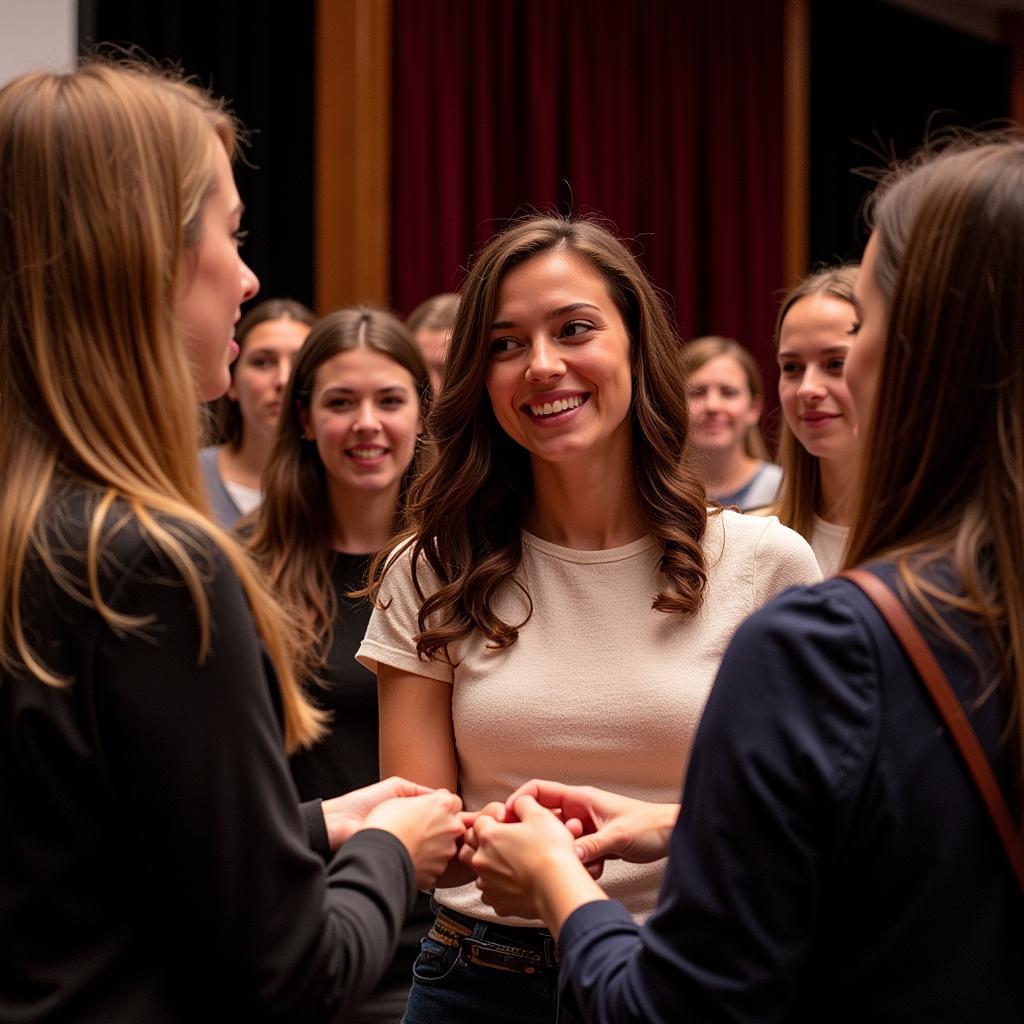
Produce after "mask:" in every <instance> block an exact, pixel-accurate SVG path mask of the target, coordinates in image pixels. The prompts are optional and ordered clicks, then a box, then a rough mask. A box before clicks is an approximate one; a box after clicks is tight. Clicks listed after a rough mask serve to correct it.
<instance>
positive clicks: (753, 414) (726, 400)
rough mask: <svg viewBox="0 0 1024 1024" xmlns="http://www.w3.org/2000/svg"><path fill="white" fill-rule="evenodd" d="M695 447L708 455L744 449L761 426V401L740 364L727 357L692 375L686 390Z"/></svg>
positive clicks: (709, 361) (711, 360)
mask: <svg viewBox="0 0 1024 1024" xmlns="http://www.w3.org/2000/svg"><path fill="white" fill-rule="evenodd" d="M686 393H687V397H688V399H689V405H690V428H691V431H692V433H691V435H690V436H691V438H692V440H693V444H694V445H696V447H697V448H699V449H702V450H705V451H715V452H720V451H727V450H729V449H733V448H738V449H741V450H742V449H743V447H744V442H745V440H746V437H747V431H748V430H750V428H751V427H753V426H756V425H757V420H758V417H759V416H760V414H761V400H760V398H755V397H754V396H753V395H752V394H751V393H750V381H749V380H747V373H746V371H745V370H744V369H743V367H742V366H740V364H739V361H738V360H737V359H736V358H735V357H734V356H731V355H728V354H723V355H719V356H715V357H714V358H713V359H709V360H708V361H707V362H706V363H705V364H704V365H703V366H701V367H700V368H699V369H697V370H694V371H693V373H691V374H690V377H689V380H688V382H687V388H686Z"/></svg>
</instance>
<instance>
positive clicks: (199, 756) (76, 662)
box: [0, 490, 414, 1024]
mask: <svg viewBox="0 0 1024 1024" xmlns="http://www.w3.org/2000/svg"><path fill="white" fill-rule="evenodd" d="M94 500H95V499H94V498H91V497H89V496H87V495H86V494H85V493H83V492H82V491H81V490H77V491H73V492H71V493H70V494H69V495H66V496H64V498H63V499H62V500H61V502H60V503H59V505H57V503H54V504H53V505H52V506H51V507H50V508H49V509H48V511H47V512H46V513H45V518H44V522H45V523H46V526H47V529H48V532H49V535H50V536H51V538H52V541H53V545H54V551H55V553H56V559H57V562H58V564H59V567H60V569H61V571H62V572H63V573H65V574H66V577H65V587H62V586H59V585H58V584H57V583H56V582H55V581H54V579H53V576H52V575H51V573H50V572H48V571H47V570H46V569H44V568H43V567H42V566H41V565H40V564H38V563H37V562H34V561H33V562H30V563H29V565H28V567H27V570H26V576H25V582H24V585H23V587H22V593H23V595H24V599H23V604H22V608H23V615H24V617H25V631H26V635H27V637H28V639H29V641H30V643H31V644H32V645H33V648H34V650H35V651H36V652H37V653H38V654H39V655H40V656H41V657H42V658H43V659H44V661H45V662H46V664H47V665H48V666H49V667H50V668H52V669H53V670H55V671H56V672H58V673H60V674H62V675H65V676H67V677H69V678H70V679H71V683H70V685H68V686H65V687H63V688H57V687H53V686H47V685H45V684H43V683H41V682H39V681H38V680H36V679H34V678H31V677H29V676H28V675H27V673H25V672H23V671H18V672H15V673H12V672H10V671H7V670H0V833H2V835H3V842H2V843H0V1020H4V1021H30V1020H42V1019H46V1020H47V1021H57V1020H68V1021H76V1022H86V1021H103V1022H109V1021H113V1020H117V1021H146V1022H147V1024H152V1022H164V1021H197V1020H206V1019H216V1020H247V1021H263V1020H281V1021H326V1020H338V1019H342V1018H343V1017H344V1015H345V1013H346V1012H347V1011H348V1010H349V1009H351V1008H352V1007H353V1006H354V1005H356V1004H357V1003H358V1002H359V1000H360V999H361V998H362V997H363V996H364V995H365V994H366V992H367V991H368V990H370V989H371V988H372V986H373V985H374V984H375V983H376V981H377V979H378V977H379V975H380V972H381V969H382V968H383V966H384V965H386V964H387V963H388V961H389V960H390V958H391V956H392V953H393V950H394V946H395V942H396V939H397V935H398V929H399V927H400V924H401V922H402V920H403V918H404V916H405V914H406V913H407V911H408V909H409V907H410V906H411V904H412V897H413V892H414V880H413V871H412V864H411V862H410V860H409V857H408V855H407V853H406V851H405V849H404V847H403V846H402V845H401V843H399V842H398V841H397V840H396V839H395V838H394V837H393V836H391V835H389V834H388V833H385V832H380V831H375V830H369V831H366V832H364V833H360V834H359V835H356V836H354V837H353V838H352V839H351V840H350V841H349V843H347V844H346V845H345V846H344V848H343V849H342V850H341V851H340V852H339V853H338V855H337V856H336V857H335V858H334V860H333V861H332V862H331V863H330V864H329V865H328V866H327V867H326V868H325V865H324V863H323V861H322V860H321V859H320V858H319V857H318V856H316V855H315V854H314V853H313V852H312V851H311V850H310V848H309V845H308V841H307V836H306V834H305V831H304V828H303V823H302V820H301V817H300V812H299V806H298V802H297V800H296V793H295V788H294V786H293V784H292V781H291V778H290V777H289V774H288V770H287V764H286V761H285V757H284V754H283V743H282V732H281V726H280V722H279V718H278V716H277V715H276V713H275V707H274V702H273V697H272V695H273V694H275V693H276V690H277V686H276V682H275V681H274V680H273V678H272V677H271V676H270V672H271V670H270V667H269V664H268V663H267V662H266V661H265V659H264V658H263V657H262V655H261V648H260V644H259V641H258V638H257V636H256V633H255V630H254V627H253V623H252V619H251V616H250V614H249V610H248V607H247V605H246V602H245V597H244V594H243V591H242V588H241V585H240V583H239V581H238V579H237V577H236V576H235V575H234V573H233V572H232V571H231V569H230V567H229V566H228V565H227V563H226V561H225V559H224V558H223V556H222V555H221V554H220V552H219V551H218V550H217V549H216V548H215V547H213V545H212V544H211V543H210V542H209V541H207V540H206V539H205V538H203V537H201V536H196V535H195V533H194V532H193V531H192V530H190V528H188V527H187V526H184V525H182V524H180V523H175V522H173V521H170V522H166V523H165V525H166V526H167V527H168V528H169V529H171V530H172V531H173V532H174V533H175V534H176V535H178V536H179V537H180V538H182V539H183V542H184V543H185V544H186V546H187V547H189V548H190V549H191V550H192V551H193V557H194V558H195V560H196V561H197V562H198V563H199V565H200V567H201V569H202V572H203V574H204V579H205V583H206V592H207V595H208V598H209V608H210V620H211V623H212V647H211V649H210V653H209V655H208V656H207V657H206V659H205V660H204V661H203V663H202V664H201V665H197V652H198V645H199V630H198V624H197V618H196V611H195V608H194V605H193V603H192V600H191V598H190V596H189V592H188V590H187V589H186V587H185V585H184V582H183V580H182V578H181V575H180V573H179V572H178V571H177V570H176V569H175V568H174V567H173V565H171V564H170V563H169V561H168V559H167V558H165V557H164V556H163V555H161V554H160V553H159V551H158V549H156V547H155V545H154V544H153V543H152V541H150V540H147V538H146V537H145V536H144V535H143V534H142V533H141V531H140V528H139V526H138V524H137V522H136V520H135V519H134V518H133V517H132V516H131V515H130V513H128V511H127V510H126V509H125V508H124V507H115V509H114V511H113V512H112V513H111V515H110V516H109V517H108V519H107V524H106V531H107V537H106V541H105V543H104V546H103V550H104V551H105V556H104V558H103V561H102V563H101V587H102V592H103V594H104V597H105V599H106V601H107V602H108V603H109V604H110V606H111V607H112V608H114V609H115V610H117V611H119V612H122V613H125V614H130V615H134V616H140V617H142V618H141V620H140V621H141V623H143V624H142V625H140V626H139V627H138V628H130V629H120V630H113V629H111V628H110V627H109V626H108V625H107V624H106V623H105V622H104V621H103V620H102V618H101V617H100V616H99V614H98V613H97V612H96V611H95V610H93V609H92V608H90V607H87V606H86V605H85V604H83V603H82V602H81V601H79V600H76V599H75V597H74V596H73V594H71V593H69V592H68V589H66V588H73V587H77V588H79V589H84V582H83V581H84V578H85V558H84V554H83V552H84V551H85V550H86V546H87V524H88V522H89V519H90V518H91V517H90V507H91V505H92V503H93V501H94Z"/></svg>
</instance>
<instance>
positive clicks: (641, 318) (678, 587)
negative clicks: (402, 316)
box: [370, 217, 708, 658]
mask: <svg viewBox="0 0 1024 1024" xmlns="http://www.w3.org/2000/svg"><path fill="white" fill-rule="evenodd" d="M554 249H565V250H568V251H570V252H572V253H575V254H576V255H578V256H580V257H582V258H583V259H585V260H586V261H587V263H589V264H590V265H591V266H593V267H594V268H595V269H596V270H597V271H598V272H600V274H601V275H602V276H603V277H604V279H605V281H606V283H607V286H608V291H609V293H610V295H611V297H612V299H613V301H614V302H615V305H616V307H617V308H618V310H619V312H620V314H621V316H622V319H623V322H624V324H625V326H626V329H627V331H628V333H629V338H630V350H631V355H630V357H631V361H632V364H633V365H632V372H633V376H634V381H635V383H634V388H633V390H634V396H633V402H632V404H631V407H630V416H631V419H632V441H633V484H634V488H635V492H636V497H637V506H638V507H639V509H640V511H641V514H642V516H643V517H644V519H645V521H646V524H647V526H648V528H649V529H650V532H651V533H652V535H653V536H654V537H656V538H657V540H658V541H659V542H660V544H661V547H662V550H663V554H662V556H661V560H660V563H659V570H660V572H661V574H662V575H663V576H664V577H665V581H664V582H665V585H664V587H663V589H661V591H660V592H658V593H656V594H653V595H652V607H653V608H655V609H656V610H658V611H662V612H677V613H680V614H683V615H692V614H693V613H695V612H696V611H697V610H698V609H699V607H700V604H701V600H702V598H703V595H704V588H705V585H706V582H707V573H706V570H705V565H704V553H703V549H702V547H701V538H702V537H703V534H704V530H705V527H706V525H707V517H708V509H707V503H706V497H705V493H704V487H703V485H702V484H701V482H700V480H699V479H698V477H697V475H696V474H695V473H694V472H693V471H692V470H691V469H690V468H688V467H687V466H686V465H685V463H684V460H683V454H682V453H683V452H684V450H685V447H686V438H687V432H688V418H687V416H688V414H687V401H686V388H685V383H684V379H683V375H682V371H681V368H680V359H679V352H680V347H681V342H680V339H679V336H678V335H677V333H676V331H675V329H674V328H673V326H672V324H671V321H670V319H669V316H668V314H667V313H666V310H665V306H664V304H663V302H662V300H661V298H660V297H659V295H658V293H657V291H656V290H655V288H654V286H653V285H652V284H651V282H650V281H649V280H648V279H647V277H646V275H645V274H644V272H643V271H642V270H641V269H640V266H639V264H638V263H637V261H636V259H635V258H634V256H633V255H632V254H631V253H630V252H629V251H628V250H627V249H626V247H625V246H624V245H623V244H622V242H620V241H619V240H618V239H617V238H615V237H614V235H612V234H611V233H610V232H608V231H607V230H606V229H605V228H603V227H601V226H600V225H598V224H596V223H594V222H592V221H587V220H570V219H566V218H562V217H534V218H530V219H528V220H525V221H521V222H519V223H517V224H515V225H514V226H513V227H511V228H509V229H508V230H507V231H505V232H504V233H503V234H501V235H499V236H497V237H496V238H494V239H492V241H491V242H490V243H488V245H487V246H485V248H484V249H483V250H482V252H481V253H480V254H479V256H478V257H477V259H476V261H475V263H474V265H473V267H472V269H471V270H470V272H469V275H468V276H467V278H466V281H465V284H464V285H463V288H462V293H461V302H460V304H459V312H458V316H457V318H456V321H455V327H454V330H453V332H452V339H451V346H450V348H449V354H448V361H447V364H446V367H445V377H444V384H443V387H442V389H441V394H440V395H439V396H438V398H437V401H436V402H435V405H434V408H433V411H432V413H431V416H430V420H429V433H430V435H431V438H432V441H433V443H434V445H435V446H436V456H435V461H434V462H433V464H432V465H431V466H430V467H429V468H428V469H427V470H426V471H425V472H424V474H423V475H422V476H421V477H420V478H419V479H418V480H417V481H416V482H415V483H414V484H413V487H412V489H411V491H410V495H409V508H408V519H409V527H408V529H407V530H406V531H404V532H403V533H402V534H399V536H398V537H397V538H395V540H394V541H393V542H392V544H391V545H390V546H389V549H388V550H387V551H385V552H382V553H381V555H379V556H378V558H377V559H376V561H375V563H374V565H373V567H372V569H371V579H372V581H373V582H372V584H371V588H370V593H371V595H373V596H374V597H376V596H377V594H378V592H379V588H380V584H381V582H382V580H383V578H384V577H385V576H386V574H387V572H388V571H389V569H390V567H391V566H392V565H393V564H394V562H395V559H394V558H393V557H392V556H393V555H394V554H395V553H397V551H398V550H399V549H400V548H402V547H403V546H404V545H407V544H410V543H411V546H412V550H411V558H412V579H413V584H414V586H415V588H416V591H417V594H418V595H419V598H420V600H421V602H422V603H421V605H420V611H419V619H418V624H419V629H420V632H419V633H418V634H417V635H416V638H415V639H416V649H417V652H418V653H419V655H420V656H421V657H425V658H430V657H435V658H440V657H447V646H448V645H449V644H452V643H454V642H456V641H458V640H460V639H462V638H463V637H465V636H467V635H468V634H470V633H471V632H472V631H473V630H474V629H477V630H479V631H480V633H481V634H482V635H483V636H484V637H486V639H487V642H488V643H489V644H491V645H493V646H495V647H498V648H503V647H508V646H510V645H511V644H513V643H514V642H515V641H516V639H517V637H518V635H519V630H520V629H521V628H522V627H523V625H525V623H526V622H527V621H528V620H529V617H530V614H532V605H529V607H530V611H528V612H527V615H526V617H525V618H524V619H523V621H521V622H518V623H507V622H504V621H503V620H502V619H501V618H500V616H499V615H498V614H497V613H496V612H495V610H494V601H495V598H496V596H497V594H498V592H499V591H500V590H501V588H502V587H504V586H505V585H506V584H507V582H508V581H509V580H512V581H513V585H515V586H518V587H520V588H521V589H522V590H523V592H524V594H525V596H526V597H527V601H528V603H529V594H528V592H527V591H526V588H525V586H524V585H523V584H522V583H521V582H520V581H518V580H516V579H515V576H514V574H515V573H516V570H517V569H518V568H519V566H520V563H521V561H522V533H521V530H522V525H523V519H524V515H525V513H526V510H527V507H528V503H529V501H530V497H531V495H532V492H533V481H532V473H531V467H530V458H529V453H528V452H527V451H526V450H525V449H524V448H522V447H520V446H519V445H518V444H517V443H516V442H514V441H513V440H512V439H511V438H510V437H508V435H507V434H506V433H505V432H504V430H503V429H502V428H501V426H500V425H499V424H498V421H497V420H496V418H495V416H494V412H493V410H492V408H491V403H490V401H489V399H488V397H487V391H486V388H485V376H486V373H487V366H488V358H489V342H490V335H491V323H492V321H493V319H494V312H495V307H496V304H497V299H498V291H499V288H500V287H501V283H502V280H503V279H504V277H505V275H506V274H507V273H508V271H509V270H511V269H512V268H513V267H515V266H517V265H519V264H521V263H523V262H525V261H526V260H529V259H531V258H532V257H534V256H537V255H539V254H541V253H545V252H549V251H551V250H554ZM421 560H422V561H421ZM423 561H425V562H426V564H427V566H428V568H429V569H430V570H431V571H432V573H433V574H434V576H436V580H437V584H438V586H437V588H436V589H435V590H434V591H433V593H431V594H430V595H429V596H427V595H426V594H425V593H424V590H423V588H422V587H421V585H420V582H419V579H418V573H417V570H418V569H419V568H421V567H422V562H423Z"/></svg>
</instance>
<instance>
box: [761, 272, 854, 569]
mask: <svg viewBox="0 0 1024 1024" xmlns="http://www.w3.org/2000/svg"><path fill="white" fill-rule="evenodd" d="M857 269H858V268H857V266H856V264H846V265H844V266H839V267H827V268H825V269H823V270H817V271H815V272H814V273H812V274H809V275H808V276H807V277H805V278H804V279H803V280H802V281H800V282H799V284H797V285H796V286H795V287H794V288H793V289H792V290H791V291H790V292H789V294H788V295H786V297H785V298H784V299H783V300H782V305H781V306H780V307H779V314H778V317H777V319H776V325H775V339H776V344H777V346H778V354H777V358H778V363H779V405H780V407H781V408H782V430H781V433H780V435H779V455H778V458H779V463H780V464H781V466H782V486H781V488H780V490H779V494H778V496H777V498H776V500H775V502H774V504H772V505H771V506H770V508H769V511H770V512H772V513H774V514H775V515H777V516H778V517H779V520H780V521H781V522H783V523H785V524H786V525H787V526H788V527H790V528H791V529H793V530H796V532H797V533H799V534H800V535H801V536H803V537H806V538H807V542H808V543H809V544H810V545H811V548H812V549H813V551H814V555H815V557H816V558H817V559H818V565H819V566H820V567H821V572H822V575H824V576H831V575H832V574H833V573H834V572H836V570H837V569H838V568H839V567H840V566H841V565H842V563H843V556H844V554H845V552H846V544H847V540H848V538H849V535H850V523H851V516H852V511H853V502H854V488H855V485H856V480H857V472H858V470H859V468H860V450H861V443H860V438H859V437H858V435H857V424H856V420H855V417H854V412H853V403H852V401H851V399H850V392H849V389H848V388H847V386H846V378H845V375H844V372H843V367H844V365H845V362H846V360H847V358H848V357H849V353H850V349H851V348H852V346H853V345H854V343H855V340H856V339H855V338H854V334H853V327H854V322H855V319H856V311H855V309H854V297H853V286H854V282H855V281H856V279H857Z"/></svg>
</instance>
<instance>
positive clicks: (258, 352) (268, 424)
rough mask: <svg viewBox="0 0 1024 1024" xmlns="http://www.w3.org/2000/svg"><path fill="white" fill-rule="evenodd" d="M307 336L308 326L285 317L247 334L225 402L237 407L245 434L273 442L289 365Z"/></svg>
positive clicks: (259, 324)
mask: <svg viewBox="0 0 1024 1024" xmlns="http://www.w3.org/2000/svg"><path fill="white" fill-rule="evenodd" d="M307 334H309V325H308V324H304V323H300V322H299V321H298V320H292V319H290V318H288V317H282V318H281V319H279V320H264V321H263V322H262V323H258V324H257V325H256V326H255V327H253V329H252V330H251V331H249V333H248V334H246V336H245V340H244V341H243V343H242V351H241V353H240V354H239V356H238V361H237V362H236V363H235V371H234V374H233V376H232V381H231V386H230V387H229V388H228V398H230V399H232V400H233V401H235V402H237V403H238V407H239V410H240V412H241V414H242V423H243V424H244V428H243V429H244V430H245V431H250V430H251V431H254V432H255V433H257V434H261V435H263V436H264V437H265V438H267V439H268V440H270V439H272V438H273V435H274V430H275V428H276V427H277V421H278V419H279V418H280V415H281V396H282V394H283V393H284V387H285V385H286V384H287V383H288V375H289V374H290V373H291V370H292V361H293V360H294V358H295V353H296V352H298V350H299V349H300V348H301V347H302V343H303V341H305V339H306V335H307Z"/></svg>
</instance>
